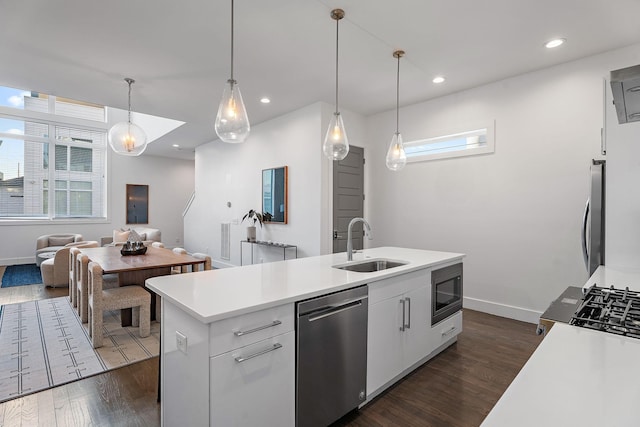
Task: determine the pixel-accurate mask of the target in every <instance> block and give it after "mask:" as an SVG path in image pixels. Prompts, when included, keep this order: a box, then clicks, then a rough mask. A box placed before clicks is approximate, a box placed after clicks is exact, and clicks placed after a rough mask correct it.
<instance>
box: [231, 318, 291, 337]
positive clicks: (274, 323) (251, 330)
mask: <svg viewBox="0 0 640 427" xmlns="http://www.w3.org/2000/svg"><path fill="white" fill-rule="evenodd" d="M281 324H282V322H281V321H279V320H274V321H273V322H271V323H269V324H268V325H264V326H258V327H257V328H253V329H249V330H248V331H236V332H234V333H233V335H235V336H237V337H241V336H243V335H247V334H252V333H254V332H258V331H261V330H263V329H267V328H273V327H274V326H278V325H281Z"/></svg>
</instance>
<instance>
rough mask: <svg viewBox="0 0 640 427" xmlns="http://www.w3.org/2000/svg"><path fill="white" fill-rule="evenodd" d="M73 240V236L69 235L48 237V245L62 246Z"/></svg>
mask: <svg viewBox="0 0 640 427" xmlns="http://www.w3.org/2000/svg"><path fill="white" fill-rule="evenodd" d="M74 240H75V238H74V237H73V236H69V237H49V246H64V245H66V244H67V243H71V242H73V241H74Z"/></svg>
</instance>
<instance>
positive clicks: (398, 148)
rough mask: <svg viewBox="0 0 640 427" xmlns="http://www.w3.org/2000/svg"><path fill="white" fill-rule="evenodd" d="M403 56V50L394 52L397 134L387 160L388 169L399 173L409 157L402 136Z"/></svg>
mask: <svg viewBox="0 0 640 427" xmlns="http://www.w3.org/2000/svg"><path fill="white" fill-rule="evenodd" d="M403 56H404V51H403V50H396V51H395V52H393V57H394V58H396V59H398V72H397V74H396V132H395V133H394V134H393V137H392V138H391V143H390V144H389V150H388V151H387V158H386V163H387V168H389V170H392V171H399V170H401V169H402V168H404V166H405V165H406V164H407V155H406V153H405V152H404V145H403V144H402V135H401V134H400V58H402V57H403Z"/></svg>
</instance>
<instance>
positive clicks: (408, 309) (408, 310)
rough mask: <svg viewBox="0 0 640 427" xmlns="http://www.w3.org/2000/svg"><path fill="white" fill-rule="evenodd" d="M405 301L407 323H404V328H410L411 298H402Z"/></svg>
mask: <svg viewBox="0 0 640 427" xmlns="http://www.w3.org/2000/svg"><path fill="white" fill-rule="evenodd" d="M404 300H405V301H406V302H407V323H405V325H404V327H405V329H411V298H405V299H404Z"/></svg>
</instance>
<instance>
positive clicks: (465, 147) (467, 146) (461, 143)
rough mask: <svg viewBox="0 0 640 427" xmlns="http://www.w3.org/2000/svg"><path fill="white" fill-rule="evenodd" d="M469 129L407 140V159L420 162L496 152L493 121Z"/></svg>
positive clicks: (405, 145)
mask: <svg viewBox="0 0 640 427" xmlns="http://www.w3.org/2000/svg"><path fill="white" fill-rule="evenodd" d="M467 129H469V130H456V131H454V132H452V133H449V134H447V135H443V136H436V137H433V138H426V139H420V140H417V141H410V142H406V143H405V144H404V150H405V153H406V155H407V161H408V162H420V161H427V160H436V159H445V158H450V157H462V156H472V155H476V154H488V153H493V152H494V147H495V142H494V124H493V122H491V123H490V124H487V125H482V126H478V127H471V126H469V127H468V128H467Z"/></svg>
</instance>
